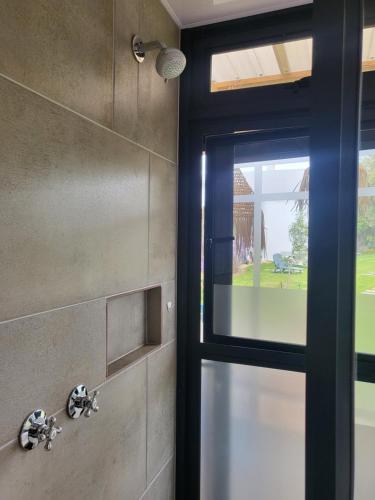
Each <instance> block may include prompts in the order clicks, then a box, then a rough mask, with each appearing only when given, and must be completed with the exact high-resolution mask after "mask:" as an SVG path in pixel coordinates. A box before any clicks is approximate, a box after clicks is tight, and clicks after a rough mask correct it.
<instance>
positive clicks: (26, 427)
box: [19, 410, 62, 451]
mask: <svg viewBox="0 0 375 500" xmlns="http://www.w3.org/2000/svg"><path fill="white" fill-rule="evenodd" d="M55 424H56V417H53V416H52V417H47V416H46V412H45V411H44V410H35V411H33V413H31V414H30V415H29V416H28V417H27V419H26V420H25V421H24V423H23V425H22V428H21V431H20V433H19V443H20V446H21V447H22V448H23V449H24V450H26V451H29V450H33V449H34V448H36V447H37V446H38V445H39V444H40V443H43V442H45V445H44V448H45V449H46V450H47V451H50V450H51V449H52V443H53V441H54V440H55V439H56V437H57V435H58V434H60V432H61V431H62V428H61V427H60V426H58V425H55Z"/></svg>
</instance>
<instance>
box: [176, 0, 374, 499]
mask: <svg viewBox="0 0 375 500" xmlns="http://www.w3.org/2000/svg"><path fill="white" fill-rule="evenodd" d="M325 1H326V0H325ZM323 3H324V1H322V0H316V2H315V6H319V5H321V7H320V9H321V10H320V9H316V11H317V12H316V13H315V15H316V19H315V23H316V25H317V26H318V28H319V27H320V28H321V29H322V30H324V29H326V28H327V25H326V24H325V22H322V19H323V20H324V16H326V14H327V13H326V12H325V13H324V14H323V11H324V7H322V4H323ZM326 3H328V4H329V8H330V9H331V12H330V15H329V17H328V18H326V19H327V20H328V19H330V21H331V23H333V24H329V25H328V28H329V29H331V28H330V27H332V26H335V29H336V30H337V29H339V28H338V24H337V23H341V24H340V29H341V30H342V29H343V27H344V24H343V23H344V19H343V17H342V16H343V14H344V12H345V11H346V12H347V8H348V6H350V4H351V0H348V1H347V2H344V0H333V1H332V2H327V1H326ZM357 5H358V2H357ZM374 7H375V6H374V5H373V2H368V8H367V10H366V15H367V17H366V23H368V24H375V23H374V21H375V8H374ZM346 19H347V18H346ZM350 19H353V25H356V26H357V29H358V23H359V22H361V21H360V19H357V18H356V16H354V18H353V17H352V16H351V17H350ZM352 28H353V27H352ZM315 32H317V29H316V30H315ZM311 33H312V8H311V6H307V7H302V8H295V9H288V10H285V11H280V12H277V13H272V14H267V15H260V16H255V17H252V18H246V19H241V20H237V21H231V22H226V23H220V24H216V25H211V26H207V27H200V28H194V29H189V30H183V32H182V48H183V50H184V51H185V53H186V55H187V59H188V61H189V65H188V69H187V71H186V72H185V74H184V76H183V78H182V81H181V101H180V111H181V121H180V163H179V169H180V170H179V234H178V288H177V289H178V312H177V315H178V347H177V348H178V394H177V398H178V399H177V471H176V494H177V498H178V499H179V500H184V499H188V500H198V498H199V474H200V463H199V456H200V408H201V407H200V386H201V378H200V365H201V359H212V360H216V361H228V362H234V363H241V364H246V363H250V364H255V365H257V366H265V367H280V368H282V367H285V368H286V369H288V366H289V367H290V366H291V363H292V365H293V370H294V371H301V372H304V371H306V363H309V364H310V367H311V366H312V364H313V360H314V359H315V360H316V359H317V358H318V357H319V355H321V354H319V353H318V352H317V349H316V345H317V344H316V343H315V342H314V340H313V339H312V330H311V329H310V333H309V338H310V342H312V344H311V350H310V353H309V354H308V355H307V357H306V356H305V353H304V352H303V350H302V351H301V352H294V353H291V352H290V351H285V350H280V351H279V350H277V349H276V350H275V349H272V350H269V349H263V348H261V346H259V345H258V346H255V345H254V346H251V347H250V346H240V345H233V343H231V345H224V344H220V343H201V342H200V256H201V246H200V238H201V227H200V219H201V198H200V193H201V154H202V151H203V150H204V147H205V146H204V144H205V141H206V139H207V138H208V137H210V136H215V135H222V134H230V133H232V132H234V131H235V130H254V129H256V130H260V129H263V130H275V129H278V130H280V129H284V130H285V129H289V128H299V127H302V128H310V127H311V126H312V124H313V123H314V122H313V120H311V116H310V111H309V102H310V99H311V82H310V80H311V79H309V78H308V79H304V80H302V81H301V82H298V83H295V84H286V85H279V86H277V87H272V89H271V90H270V89H269V88H268V89H267V88H266V87H264V88H258V89H244V90H237V91H231V92H223V93H217V94H210V93H209V87H208V85H209V73H210V57H211V54H212V53H214V52H218V51H225V50H232V49H233V48H241V47H246V46H249V45H257V44H265V43H268V42H270V43H271V42H275V41H276V40H278V41H282V40H285V39H293V38H300V37H301V36H305V35H311ZM343 35H344V32H343ZM346 35H348V32H347V31H346ZM357 48H358V47H357ZM334 50H336V55H337V51H338V47H337V45H336V46H335V47H332V51H333V52H332V51H331V52H330V56H331V57H332V54H334V53H335V52H334ZM322 57H323V58H324V54H323V55H322V53H321V52H320V58H322ZM340 57H342V53H341V55H340ZM341 76H342V75H341ZM341 76H340V75H338V74H335V75H334V78H335V79H336V80H335V82H333V81H332V82H331V83H332V85H331V86H330V87H331V88H334V85H333V84H334V83H336V84H338V83H339V80H338V79H339V78H341ZM340 83H342V82H341V81H340ZM357 85H358V82H357V81H351V83H350V84H349V87H348V90H347V92H348V96H349V95H352V96H353V95H355V93H356V92H355V90H354V89H355V88H356V86H357ZM351 91H352V92H351ZM374 94H375V74H372V73H368V74H366V75H365V78H364V88H363V103H364V104H363V114H362V130H369V131H371V130H373V129H374V128H375V95H374ZM315 98H319V93H315ZM334 102H335V106H336V108H335V110H336V111H337V112H338V108H337V106H338V101H337V100H335V101H334ZM352 103H353V106H354V107H355V102H354V101H352ZM331 104H332V105H333V103H331ZM318 109H319V108H318ZM332 109H333V108H331V110H332ZM341 118H344V117H343V116H342V113H341V114H340V120H341ZM345 118H346V116H345ZM346 130H347V132H346V133H347V134H348V135H347V137H349V136H350V138H351V141H350V148H351V151H353V137H354V136H355V130H354V129H353V123H352V122H351V124H349V125H348V128H347V129H346ZM353 133H354V135H353ZM370 135H372V134H371V133H370ZM320 139H321V140H322V138H320ZM336 139H337V140H335V143H334V147H335V148H336V149H335V153H337V152H338V149H337V148H339V147H340V148H342V136H341V135H340V137H336ZM315 140H316V142H315V147H316V148H317V147H318V146H317V145H318V144H319V138H316V139H315ZM346 142H347V141H346ZM351 160H352V156H351ZM336 173H338V171H336ZM352 201H353V200H352ZM350 213H351V215H350V216H351V224H349V227H350V229H349V230H350V231H353V224H354V222H355V218H354V216H353V213H352V212H350ZM315 229H316V228H315ZM313 233H314V229H313ZM340 237H341V236H339V235H337V241H339V238H340ZM331 243H332V244H333V240H331ZM339 257H340V262H341V264H342V265H343V264H344V263H345V262H346V263H348V262H352V261H353V249H352V248H351V249H349V250H348V252H347V253H346V254H340V256H339ZM349 274H350V273H349ZM352 281H353V276H352V275H351V276H350V277H349V279H348V281H347V283H344V284H343V285H344V289H345V290H346V296H345V300H346V301H349V302H345V303H346V304H347V303H349V304H352V302H350V298H349V299H348V297H350V293H348V289H349V288H350V287H351V283H352ZM310 286H311V284H310ZM313 286H315V287H317V286H318V284H317V283H315V285H314V284H313ZM313 306H314V304H310V308H311V307H313ZM349 310H350V314H351V313H352V308H349ZM343 316H344V315H343ZM336 319H337V318H336ZM331 321H332V330H331V331H333V332H334V333H333V336H332V338H331V340H332V343H331V344H330V355H333V354H332V353H333V349H334V348H335V346H334V339H335V340H337V324H335V325H334V324H333V322H334V320H333V317H331ZM320 326H321V325H319V324H315V326H314V331H315V330H316V329H318V327H319V328H320ZM317 335H319V334H317ZM317 338H319V337H317ZM345 338H346V339H347V341H348V342H349V343H350V342H351V340H350V339H351V335H349V336H348V335H347V336H346V337H345ZM343 348H344V349H345V350H346V352H347V351H348V349H350V345H349V347H348V344H346V345H344V346H343ZM297 351H298V349H297ZM336 354H337V351H336ZM291 356H292V357H293V361H292V362H291ZM335 359H337V356H336V358H335ZM345 360H346V365H345V366H344V367H343V368H342V369H343V371H344V372H345V373H349V372H350V371H351V370H352V367H351V366H350V359H349V358H348V357H347V356H346V357H345ZM320 361H322V362H324V359H321V360H320ZM357 362H358V370H357V374H358V380H361V381H367V382H375V357H374V356H370V355H364V354H361V355H358V359H357ZM314 363H315V362H314ZM330 368H331V367H328V366H327V369H330ZM328 373H329V374H330V377H331V378H330V384H329V385H328V387H327V390H326V391H325V397H327V398H331V399H330V400H332V398H334V401H335V404H336V402H337V401H338V398H337V395H338V394H344V399H343V401H345V405H346V406H345V408H344V410H345V411H344V412H343V414H344V415H345V418H346V420H345V422H343V423H342V425H344V427H345V429H346V431H347V428H348V425H349V424H348V420H347V419H348V416H349V417H351V412H352V406H353V405H352V404H349V405H348V394H349V399H350V398H351V391H352V389H351V388H350V387H351V380H350V378H349V379H348V377H347V376H346V377H343V380H344V385H343V386H341V385H340V386H339V385H338V380H337V378H336V375H335V373H332V371H328ZM308 387H309V388H308V391H309V398H310V399H311V400H314V398H316V397H317V393H316V389H317V388H318V387H319V388H320V389H321V388H322V387H321V381H319V379H318V377H317V374H316V373H315V376H314V377H312V378H311V380H310V382H308ZM307 399H308V398H307ZM349 403H350V402H349ZM324 417H325V415H323V412H322V413H321V414H320V415H319V414H318V415H316V418H315V416H314V421H312V420H311V419H310V421H308V422H307V439H309V437H308V435H309V434H310V436H311V434H312V433H314V436H315V433H316V432H317V430H319V431H320V432H321V434H320V435H321V440H320V441H319V443H318V445H317V447H316V448H315V449H314V453H312V454H311V455H310V456H307V462H308V464H309V465H308V468H309V470H310V471H312V474H310V473H309V472H308V474H307V482H306V488H307V492H306V493H307V498H308V499H309V500H316V498H319V499H322V500H323V499H327V500H328V499H329V500H349V498H350V496H348V495H350V491H351V489H352V479H351V478H352V464H351V461H350V459H349V460H348V456H350V455H351V453H350V451H351V450H350V448H349V449H346V450H341V451H340V453H343V454H342V457H343V463H342V466H341V469H340V471H343V470H345V471H346V473H347V472H348V471H349V480H344V481H342V484H340V478H341V477H343V476H344V474H341V473H340V474H339V473H338V474H336V465H337V460H334V461H333V462H332V461H331V462H330V463H329V464H328V465H327V463H325V464H324V470H323V464H320V465H319V463H318V460H317V457H318V455H319V453H321V451H322V446H325V444H324V443H327V441H326V438H327V436H328V432H330V431H332V430H334V431H335V432H337V428H336V420H337V419H335V418H334V419H333V421H332V420H330V421H329V422H328V423H327V421H323V418H324ZM341 427H342V426H341ZM341 427H340V428H341ZM335 435H336V434H335ZM323 436H324V437H323ZM335 443H336V441H335ZM332 446H333V442H332ZM350 446H351V444H350ZM338 452H339V449H338V448H337V449H335V453H336V455H335V456H337V453H338ZM331 456H333V452H332V455H331ZM327 467H328V469H327ZM327 471H328V474H327ZM323 472H324V474H323V475H324V476H325V478H326V475H328V476H329V477H328V478H327V481H328V483H327V481H326V482H325V483H324V492H319V496H318V492H317V491H315V490H314V487H313V483H314V481H311V478H312V477H314V476H315V475H319V474H320V473H323ZM309 478H310V479H309ZM339 492H340V494H341V493H342V492H344V496H339ZM314 495H315V496H314Z"/></svg>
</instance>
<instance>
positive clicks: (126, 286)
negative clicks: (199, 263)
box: [0, 78, 172, 320]
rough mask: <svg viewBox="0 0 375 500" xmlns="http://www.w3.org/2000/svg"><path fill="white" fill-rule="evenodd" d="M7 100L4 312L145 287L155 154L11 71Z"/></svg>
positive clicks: (1, 90)
mask: <svg viewBox="0 0 375 500" xmlns="http://www.w3.org/2000/svg"><path fill="white" fill-rule="evenodd" d="M0 107H1V114H0V136H1V138H2V147H1V149H0V176H1V183H0V233H1V240H0V282H1V283H2V287H1V290H0V320H5V319H10V318H14V317H17V316H21V315H22V316H23V315H26V314H31V313H34V312H39V311H44V310H48V309H51V308H54V307H58V306H63V305H68V304H74V303H78V302H81V301H83V300H89V299H91V298H96V297H103V296H105V295H113V294H116V293H121V292H125V291H128V290H131V289H134V288H140V287H142V286H143V285H144V284H145V282H146V281H147V262H148V248H147V247H148V189H149V185H148V172H149V154H148V153H147V152H146V151H144V150H142V149H140V148H139V147H137V146H135V145H133V144H131V143H129V142H128V141H126V140H125V139H122V138H120V137H119V136H118V135H116V134H114V133H112V132H110V131H107V130H105V129H103V128H102V127H98V126H96V125H94V124H92V123H91V122H89V121H87V120H85V119H83V118H81V117H79V116H77V115H74V114H73V113H70V112H69V111H66V110H64V109H63V108H60V107H58V106H56V105H54V104H52V103H50V102H48V101H46V100H45V99H43V98H41V97H39V96H37V95H35V94H32V93H30V92H28V91H26V90H24V89H22V88H20V87H19V86H17V85H15V84H13V83H11V82H9V81H7V80H5V79H3V78H0ZM171 170H172V169H171Z"/></svg>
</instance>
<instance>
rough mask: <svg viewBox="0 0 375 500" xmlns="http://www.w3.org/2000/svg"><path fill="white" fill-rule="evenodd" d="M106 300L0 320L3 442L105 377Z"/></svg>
mask: <svg viewBox="0 0 375 500" xmlns="http://www.w3.org/2000/svg"><path fill="white" fill-rule="evenodd" d="M105 307H106V304H105V300H104V299H102V300H97V301H91V302H86V303H83V304H80V305H77V306H72V307H66V308H63V309H58V310H56V311H50V312H48V313H42V314H38V315H36V316H29V317H26V318H21V319H17V320H14V321H7V322H5V323H0V401H1V417H0V445H2V444H4V443H6V442H8V441H10V440H11V439H14V438H16V437H17V434H18V430H19V428H20V426H21V424H22V422H23V420H24V419H25V418H26V417H27V416H28V414H29V413H31V412H32V411H33V410H35V409H36V408H43V409H45V410H46V411H48V412H49V413H55V412H57V411H58V410H60V409H61V408H64V407H65V404H66V401H67V398H68V395H69V392H70V391H71V390H72V389H73V387H74V386H76V385H77V384H87V386H88V387H89V388H92V387H95V386H97V385H99V384H101V383H102V382H103V381H104V380H105V373H106V370H105V368H106V359H105V349H106V346H105V326H106V315H105Z"/></svg>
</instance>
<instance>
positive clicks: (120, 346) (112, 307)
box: [107, 286, 161, 376]
mask: <svg viewBox="0 0 375 500" xmlns="http://www.w3.org/2000/svg"><path fill="white" fill-rule="evenodd" d="M160 344H161V287H160V286H159V287H155V288H150V289H147V290H140V291H136V292H132V293H127V294H123V295H118V296H115V297H111V298H109V299H107V376H111V375H113V374H114V373H116V372H117V371H119V370H121V369H123V368H125V367H126V366H127V365H129V364H130V363H133V362H135V361H136V360H137V359H139V358H141V357H143V356H144V355H145V354H147V353H148V352H150V351H151V350H153V349H155V347H157V346H158V345H160Z"/></svg>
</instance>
